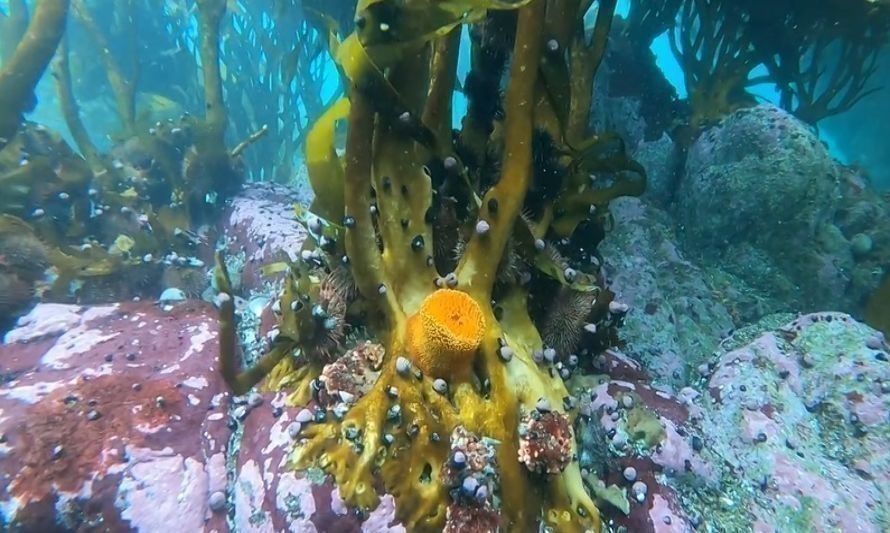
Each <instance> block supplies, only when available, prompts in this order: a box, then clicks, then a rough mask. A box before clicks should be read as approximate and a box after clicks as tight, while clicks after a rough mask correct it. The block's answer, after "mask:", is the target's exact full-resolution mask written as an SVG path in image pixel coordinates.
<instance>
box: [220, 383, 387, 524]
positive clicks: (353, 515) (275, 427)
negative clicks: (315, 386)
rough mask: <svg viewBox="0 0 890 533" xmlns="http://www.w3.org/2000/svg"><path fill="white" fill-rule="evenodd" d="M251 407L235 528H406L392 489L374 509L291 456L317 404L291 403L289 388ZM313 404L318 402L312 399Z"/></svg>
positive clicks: (241, 446) (242, 441)
mask: <svg viewBox="0 0 890 533" xmlns="http://www.w3.org/2000/svg"><path fill="white" fill-rule="evenodd" d="M262 397H263V398H264V401H263V402H262V403H260V404H259V405H258V406H257V407H255V408H253V409H250V410H249V411H245V416H244V417H243V418H241V419H240V424H239V428H238V430H237V434H236V436H237V437H239V438H237V439H236V441H237V443H238V444H237V446H238V450H237V460H236V464H235V473H234V515H233V516H234V530H235V531H238V532H267V531H300V532H303V531H307V532H308V531H319V532H322V531H331V532H333V531H336V532H338V533H339V532H341V531H342V532H344V533H350V532H360V531H361V532H367V533H371V532H374V533H377V532H380V533H404V532H405V528H404V527H403V526H401V525H400V524H399V523H398V522H397V521H396V517H395V502H394V499H393V497H392V496H391V495H387V494H381V495H380V503H379V505H378V506H377V508H375V509H374V510H372V511H370V512H368V513H360V512H358V511H357V510H356V509H352V508H350V507H349V506H348V505H347V504H346V503H345V502H344V501H343V499H342V498H340V493H339V490H338V489H337V488H336V486H335V485H334V484H333V482H332V481H331V479H330V478H328V477H327V476H325V475H324V474H323V473H322V472H321V471H317V470H313V469H310V470H308V471H297V470H295V469H294V468H293V467H292V466H291V465H290V464H289V463H288V457H289V455H290V452H291V450H293V448H294V445H295V442H296V440H297V439H299V437H300V430H301V428H302V427H304V426H305V425H306V424H311V423H313V422H312V412H313V411H314V409H307V408H305V407H289V406H287V405H286V404H285V402H284V399H285V395H284V394H283V393H277V394H273V393H263V395H262ZM308 407H309V408H314V406H312V405H310V406H308Z"/></svg>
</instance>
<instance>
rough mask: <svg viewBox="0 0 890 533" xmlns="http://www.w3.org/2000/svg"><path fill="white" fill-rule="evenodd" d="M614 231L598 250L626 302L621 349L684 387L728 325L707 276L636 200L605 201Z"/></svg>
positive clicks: (667, 225)
mask: <svg viewBox="0 0 890 533" xmlns="http://www.w3.org/2000/svg"><path fill="white" fill-rule="evenodd" d="M609 209H610V212H611V213H612V214H613V216H614V217H615V225H614V229H613V230H612V231H610V232H609V233H607V234H606V238H605V240H604V241H603V242H602V243H601V244H600V246H599V250H600V251H601V253H602V255H603V257H604V261H605V262H604V264H603V272H604V273H605V276H606V279H607V280H608V282H609V289H610V290H611V291H613V292H615V294H616V298H617V299H618V300H620V301H622V302H625V303H627V304H629V305H630V311H629V312H628V314H627V315H626V317H625V318H624V325H623V326H622V328H621V330H620V333H619V335H620V336H621V338H622V339H624V340H626V342H627V346H626V347H625V353H627V354H628V355H630V356H631V357H633V358H634V359H636V360H638V361H640V362H641V363H642V364H643V367H644V368H646V370H647V371H648V372H650V373H651V374H652V375H653V377H654V378H655V380H656V381H657V382H659V383H663V384H666V385H670V386H673V387H677V388H680V387H683V386H684V385H686V384H688V383H689V382H690V379H691V378H690V376H692V375H693V374H694V373H695V369H696V366H698V365H699V364H700V363H702V362H703V361H704V360H705V359H706V358H708V357H709V356H710V355H711V353H712V352H713V350H714V349H715V348H716V347H717V344H718V342H719V340H720V338H721V337H722V336H723V335H724V334H725V333H726V332H728V331H730V330H731V329H732V328H733V327H734V324H733V319H732V317H731V315H730V313H729V311H728V310H727V309H726V307H724V305H723V304H722V303H721V302H720V301H718V300H717V299H716V297H715V293H714V291H713V290H712V288H711V287H710V286H709V285H708V281H707V280H708V276H707V275H706V273H705V272H703V271H702V270H700V269H699V268H698V267H697V266H696V265H694V264H692V263H691V262H690V261H689V260H688V259H687V258H686V257H685V254H684V253H683V252H682V251H680V250H679V249H678V247H677V244H676V242H677V239H676V236H675V234H674V232H673V230H672V222H671V220H670V217H669V216H668V215H667V214H666V213H665V212H664V211H662V210H660V209H658V208H655V207H652V206H649V205H647V204H646V203H645V202H642V201H640V200H639V199H637V198H620V199H618V200H615V201H613V202H612V203H611V205H610V208H609Z"/></svg>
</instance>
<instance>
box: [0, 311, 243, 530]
mask: <svg viewBox="0 0 890 533" xmlns="http://www.w3.org/2000/svg"><path fill="white" fill-rule="evenodd" d="M217 351H218V344H217V339H216V317H215V313H214V312H213V310H212V308H210V306H208V305H207V304H205V303H203V302H197V301H187V302H184V303H181V304H178V305H176V306H173V308H172V309H171V310H170V311H164V310H162V309H160V308H158V307H157V306H155V305H153V304H151V303H147V302H142V303H135V302H129V303H123V304H114V305H107V306H94V307H81V306H75V305H61V304H39V305H37V306H36V307H35V308H34V309H33V310H32V311H31V312H30V313H29V314H27V315H25V316H24V317H22V318H21V319H20V320H19V323H18V327H16V328H15V329H12V330H11V331H9V332H8V333H7V335H6V337H5V340H4V344H2V345H0V368H2V379H0V383H2V384H0V526H4V527H8V528H9V529H10V530H12V531H34V532H38V531H39V532H52V531H73V530H91V529H93V528H96V527H98V526H99V525H101V527H102V528H104V529H106V530H109V531H161V530H165V529H169V527H170V521H171V519H174V517H175V520H176V523H177V528H178V529H179V530H181V531H225V530H226V523H225V513H224V512H221V511H222V510H224V508H225V505H224V504H225V500H226V498H225V495H226V457H227V447H228V444H229V438H230V436H231V431H230V429H229V428H228V425H227V415H226V410H227V406H228V401H227V396H228V393H227V392H226V389H225V385H224V384H223V383H222V381H221V379H220V378H219V377H218V371H217V368H216V353H217ZM216 493H219V494H217V495H216V496H212V495H214V494H216ZM220 496H221V497H222V500H223V506H222V507H221V508H219V509H220V510H218V511H214V510H212V509H211V501H212V500H213V499H214V498H215V499H217V500H218V499H219V498H220ZM4 527H0V529H4Z"/></svg>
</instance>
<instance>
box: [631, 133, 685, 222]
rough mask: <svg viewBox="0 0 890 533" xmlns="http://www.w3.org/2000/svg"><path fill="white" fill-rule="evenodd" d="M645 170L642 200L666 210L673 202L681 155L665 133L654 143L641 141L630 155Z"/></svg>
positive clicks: (681, 163) (680, 168)
mask: <svg viewBox="0 0 890 533" xmlns="http://www.w3.org/2000/svg"><path fill="white" fill-rule="evenodd" d="M631 155H632V156H633V158H634V159H635V160H636V161H637V162H638V163H640V164H641V165H643V168H645V169H646V192H644V193H643V199H645V200H648V201H650V202H652V203H653V204H654V205H656V206H658V207H660V208H662V209H667V208H668V207H669V206H670V205H671V204H672V202H673V201H674V196H675V194H676V192H677V186H678V184H679V183H678V182H679V178H680V171H681V170H682V167H683V157H682V153H681V151H680V149H679V147H678V146H677V144H676V143H674V141H673V140H672V139H671V138H670V136H669V135H668V134H667V133H664V134H662V136H661V138H659V139H657V140H654V141H642V142H640V143H639V144H638V145H637V146H636V148H635V149H634V150H633V152H632V153H631Z"/></svg>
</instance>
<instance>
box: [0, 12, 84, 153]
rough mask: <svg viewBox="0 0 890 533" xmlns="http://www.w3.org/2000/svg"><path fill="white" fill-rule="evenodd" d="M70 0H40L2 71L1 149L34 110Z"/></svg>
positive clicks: (62, 31)
mask: <svg viewBox="0 0 890 533" xmlns="http://www.w3.org/2000/svg"><path fill="white" fill-rule="evenodd" d="M67 16H68V0H39V1H38V2H37V7H36V8H35V10H34V16H33V18H32V19H31V22H30V23H29V24H28V29H27V31H25V34H24V36H23V37H22V40H21V42H20V43H19V45H18V46H17V47H16V49H15V52H14V53H13V54H12V56H11V57H10V58H9V60H8V61H7V62H6V63H4V64H3V69H2V70H0V149H2V148H3V147H4V146H6V144H7V143H8V142H9V140H10V139H12V137H13V136H14V135H15V133H16V131H18V127H19V124H20V123H21V121H22V114H23V113H25V112H27V111H29V110H30V109H29V108H30V107H33V102H34V88H35V87H36V86H37V82H38V81H40V77H41V76H42V75H43V72H44V71H45V70H46V67H47V65H49V62H50V61H51V60H52V58H53V55H54V54H55V52H56V48H57V47H58V45H59V41H60V40H61V38H62V34H63V33H64V31H65V21H66V19H67Z"/></svg>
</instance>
